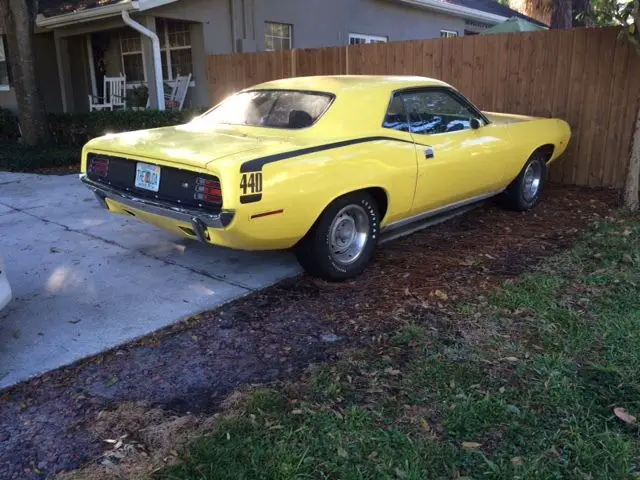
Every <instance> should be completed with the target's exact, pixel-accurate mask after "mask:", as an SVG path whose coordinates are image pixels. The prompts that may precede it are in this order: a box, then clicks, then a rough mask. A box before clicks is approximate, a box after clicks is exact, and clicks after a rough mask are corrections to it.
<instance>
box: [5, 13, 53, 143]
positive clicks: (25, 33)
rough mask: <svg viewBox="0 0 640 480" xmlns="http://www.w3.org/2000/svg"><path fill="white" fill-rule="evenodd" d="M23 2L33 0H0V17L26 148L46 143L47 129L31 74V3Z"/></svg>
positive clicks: (38, 94) (34, 81) (33, 74)
mask: <svg viewBox="0 0 640 480" xmlns="http://www.w3.org/2000/svg"><path fill="white" fill-rule="evenodd" d="M27 2H33V0H0V16H1V17H2V20H3V23H4V28H5V32H6V34H7V39H8V44H9V52H8V53H9V64H10V66H11V73H12V83H13V85H12V86H13V87H14V88H15V91H16V100H17V103H18V119H19V122H20V129H21V132H22V140H23V142H24V143H26V144H28V145H35V144H38V143H43V142H46V141H47V140H49V130H48V126H47V121H46V115H45V112H44V108H43V102H42V98H41V96H40V92H39V90H38V83H37V78H36V71H35V60H34V50H33V27H34V18H35V15H34V13H35V11H34V10H35V4H31V3H27ZM30 7H31V8H30Z"/></svg>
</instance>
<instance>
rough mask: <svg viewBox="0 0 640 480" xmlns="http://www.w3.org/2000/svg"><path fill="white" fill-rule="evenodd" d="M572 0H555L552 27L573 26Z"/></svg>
mask: <svg viewBox="0 0 640 480" xmlns="http://www.w3.org/2000/svg"><path fill="white" fill-rule="evenodd" d="M572 9H573V5H572V2H571V0H554V2H553V11H552V12H551V28H571V26H572V23H573V22H572V21H571V13H572Z"/></svg>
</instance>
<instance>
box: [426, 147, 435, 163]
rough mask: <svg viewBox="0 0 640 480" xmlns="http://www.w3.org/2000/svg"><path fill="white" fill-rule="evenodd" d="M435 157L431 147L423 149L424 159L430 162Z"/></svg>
mask: <svg viewBox="0 0 640 480" xmlns="http://www.w3.org/2000/svg"><path fill="white" fill-rule="evenodd" d="M435 156H436V153H435V152H434V151H433V148H431V147H427V148H425V150H424V158H426V159H427V160H431V159H432V158H434V157H435Z"/></svg>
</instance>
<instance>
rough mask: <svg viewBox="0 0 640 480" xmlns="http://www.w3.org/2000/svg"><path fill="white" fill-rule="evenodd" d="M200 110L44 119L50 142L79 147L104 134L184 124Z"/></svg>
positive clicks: (60, 115)
mask: <svg viewBox="0 0 640 480" xmlns="http://www.w3.org/2000/svg"><path fill="white" fill-rule="evenodd" d="M202 111H203V110H165V111H159V110H115V111H109V110H105V111H100V112H91V113H72V114H68V113H52V114H49V115H48V120H49V128H50V130H51V138H52V140H53V142H54V143H55V144H56V145H77V146H82V145H84V144H85V143H86V142H88V141H89V140H91V139H92V138H95V137H99V136H101V135H104V134H105V133H119V132H127V131H131V130H143V129H146V128H158V127H167V126H170V125H179V124H181V123H187V122H188V121H189V120H191V119H192V118H193V117H195V116H196V115H199V114H200V113H202Z"/></svg>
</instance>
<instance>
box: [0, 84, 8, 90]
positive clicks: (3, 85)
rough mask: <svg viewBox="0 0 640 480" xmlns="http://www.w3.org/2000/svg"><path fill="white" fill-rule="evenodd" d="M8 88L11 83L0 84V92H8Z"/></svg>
mask: <svg viewBox="0 0 640 480" xmlns="http://www.w3.org/2000/svg"><path fill="white" fill-rule="evenodd" d="M9 90H11V85H5V84H2V85H0V92H8V91H9Z"/></svg>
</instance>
